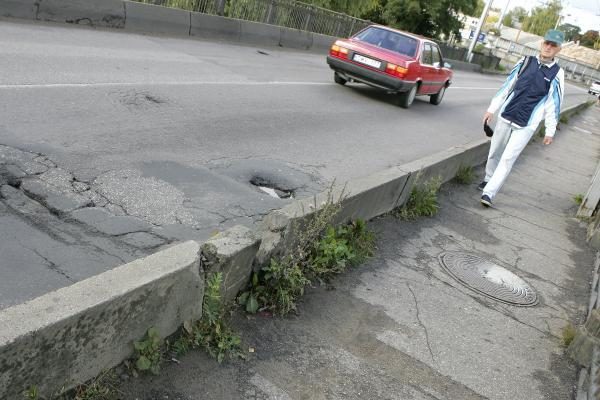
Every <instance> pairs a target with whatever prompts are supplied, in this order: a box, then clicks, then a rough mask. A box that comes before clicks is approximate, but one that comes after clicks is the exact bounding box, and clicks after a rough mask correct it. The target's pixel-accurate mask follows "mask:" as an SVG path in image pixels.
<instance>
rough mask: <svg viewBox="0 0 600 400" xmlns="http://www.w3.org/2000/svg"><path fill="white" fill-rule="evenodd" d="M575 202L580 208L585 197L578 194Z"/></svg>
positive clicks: (574, 198) (574, 197)
mask: <svg viewBox="0 0 600 400" xmlns="http://www.w3.org/2000/svg"><path fill="white" fill-rule="evenodd" d="M573 201H574V202H575V204H577V205H578V206H580V205H581V203H583V195H582V194H581V193H578V194H576V195H575V196H573Z"/></svg>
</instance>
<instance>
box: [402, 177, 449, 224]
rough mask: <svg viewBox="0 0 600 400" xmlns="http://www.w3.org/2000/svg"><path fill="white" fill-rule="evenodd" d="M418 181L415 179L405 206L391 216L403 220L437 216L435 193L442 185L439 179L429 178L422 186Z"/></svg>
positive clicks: (437, 206) (437, 207)
mask: <svg viewBox="0 0 600 400" xmlns="http://www.w3.org/2000/svg"><path fill="white" fill-rule="evenodd" d="M418 181H419V177H417V181H416V182H415V185H414V186H413V188H412V190H411V192H410V198H409V199H408V201H407V202H406V204H405V205H404V206H402V207H399V208H397V209H396V210H394V211H392V215H394V216H396V217H397V218H400V219H403V220H412V219H416V218H418V217H431V216H433V215H435V214H437V212H438V210H439V205H438V202H437V193H438V190H439V189H440V186H441V183H442V180H441V178H439V177H437V178H431V179H430V180H429V181H427V182H425V183H424V184H422V185H420V184H419V182H418Z"/></svg>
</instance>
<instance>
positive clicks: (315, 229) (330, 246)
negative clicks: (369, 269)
mask: <svg viewBox="0 0 600 400" xmlns="http://www.w3.org/2000/svg"><path fill="white" fill-rule="evenodd" d="M342 198H343V191H342V193H341V194H340V197H339V198H338V200H337V201H334V199H333V196H332V190H330V191H329V193H328V196H327V200H326V201H325V202H324V203H323V204H322V205H321V206H320V207H317V204H316V200H315V204H314V208H315V210H317V211H315V212H314V213H313V214H312V215H311V216H310V217H308V219H307V220H306V221H304V223H302V224H301V225H300V224H299V225H296V226H294V227H293V229H292V231H291V232H290V237H295V238H296V240H295V242H294V243H295V244H294V245H293V246H289V247H288V248H286V252H285V253H284V254H283V255H282V256H281V257H277V258H272V259H271V260H270V262H269V265H267V266H266V267H264V268H262V269H261V270H260V271H258V272H255V273H254V274H253V275H252V280H251V282H250V285H249V287H248V290H247V291H246V292H244V293H242V294H241V295H240V296H239V297H238V302H239V304H240V305H242V306H244V307H245V309H246V312H248V313H256V312H258V311H262V310H268V311H271V312H273V313H276V314H280V315H285V314H288V313H289V312H291V311H295V310H296V306H297V301H298V299H299V298H300V297H301V296H302V295H303V294H304V288H305V287H306V285H308V284H310V283H313V282H323V281H326V280H328V279H330V278H331V277H332V276H333V275H334V274H338V273H341V272H343V271H344V270H345V269H346V267H347V266H350V265H355V264H358V263H360V262H362V261H364V260H365V259H366V258H367V257H369V256H371V255H372V254H373V249H374V242H375V239H374V235H373V233H371V232H370V231H369V230H368V229H367V227H366V223H365V222H364V221H360V220H357V221H354V222H351V223H349V224H346V225H343V226H339V227H337V228H335V227H333V226H332V222H333V219H334V217H335V216H336V215H337V213H338V212H339V210H340V207H341V200H342Z"/></svg>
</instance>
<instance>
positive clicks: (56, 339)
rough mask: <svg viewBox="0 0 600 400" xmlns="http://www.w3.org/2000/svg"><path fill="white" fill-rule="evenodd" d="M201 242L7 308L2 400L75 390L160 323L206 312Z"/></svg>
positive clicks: (2, 319) (0, 340) (168, 328)
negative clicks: (31, 389) (34, 389)
mask: <svg viewBox="0 0 600 400" xmlns="http://www.w3.org/2000/svg"><path fill="white" fill-rule="evenodd" d="M203 294H204V274H203V272H202V271H201V269H200V262H199V245H198V244H197V243H195V242H186V243H183V244H180V245H177V246H174V247H171V248H169V249H166V250H163V251H161V252H159V253H156V254H154V255H151V256H149V257H146V258H142V259H139V260H136V261H133V262H131V263H129V264H126V265H123V266H121V267H118V268H115V269H113V270H111V271H108V272H105V273H103V274H100V275H97V276H95V277H92V278H89V279H86V280H84V281H81V282H78V283H75V284H73V285H71V286H68V287H65V288H62V289H59V290H57V291H54V292H51V293H48V294H46V295H44V296H42V297H38V298H36V299H34V300H31V301H29V302H27V303H24V304H20V305H18V306H15V307H11V308H7V309H4V310H2V311H0V398H1V399H20V398H22V392H23V390H25V389H27V388H29V387H30V386H32V385H35V386H37V387H38V389H39V390H40V393H54V392H55V391H56V390H58V389H60V388H61V387H63V385H64V386H65V387H66V388H69V387H72V386H74V385H75V384H78V383H81V382H85V381H87V380H89V379H91V378H93V377H95V376H97V375H98V374H99V373H100V372H101V371H102V370H104V369H107V368H111V367H113V366H115V365H117V364H119V363H120V362H122V361H123V359H125V358H127V357H129V356H130V355H131V353H132V351H133V347H132V344H133V341H136V340H140V339H141V338H142V337H143V336H144V334H145V332H146V331H147V329H148V328H150V327H152V326H154V327H156V328H157V329H158V331H159V333H160V334H161V336H163V337H165V336H167V335H169V334H172V333H173V332H174V331H175V330H176V329H177V328H178V327H179V326H180V325H181V323H182V321H184V320H187V319H198V318H200V317H201V315H202V296H203Z"/></svg>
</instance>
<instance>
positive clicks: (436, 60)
mask: <svg viewBox="0 0 600 400" xmlns="http://www.w3.org/2000/svg"><path fill="white" fill-rule="evenodd" d="M431 56H432V60H433V62H432V67H433V71H432V77H431V78H432V79H431V80H432V85H431V90H432V93H437V92H439V91H440V89H441V88H442V86H443V85H444V84H445V83H446V73H445V72H444V69H443V68H444V61H443V60H442V53H441V52H440V49H439V48H438V46H437V45H435V44H433V43H432V44H431Z"/></svg>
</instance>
